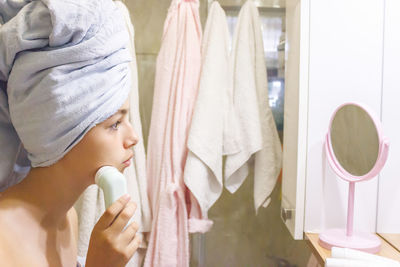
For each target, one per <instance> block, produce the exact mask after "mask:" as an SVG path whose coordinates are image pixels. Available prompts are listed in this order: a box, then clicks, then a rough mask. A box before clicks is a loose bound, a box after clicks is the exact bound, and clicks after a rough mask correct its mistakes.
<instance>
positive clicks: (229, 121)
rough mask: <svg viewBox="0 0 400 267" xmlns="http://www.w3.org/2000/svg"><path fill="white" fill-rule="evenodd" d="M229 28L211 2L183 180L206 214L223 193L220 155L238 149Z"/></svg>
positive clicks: (220, 11) (223, 13)
mask: <svg viewBox="0 0 400 267" xmlns="http://www.w3.org/2000/svg"><path fill="white" fill-rule="evenodd" d="M229 38H230V37H229V29H228V24H227V21H226V16H225V12H224V11H223V9H222V8H221V6H220V5H219V3H218V2H213V3H212V4H211V8H210V12H209V14H208V18H207V22H206V26H205V30H204V36H203V40H202V69H201V76H200V81H199V89H198V95H197V100H196V104H195V109H194V111H193V118H192V123H191V126H190V132H189V137H188V144H187V146H188V149H189V153H188V158H187V160H186V165H185V172H184V179H185V184H186V186H187V187H188V188H189V189H190V191H191V192H192V193H193V195H194V196H195V197H196V199H197V201H198V202H199V204H200V207H201V210H202V214H203V216H204V217H207V212H208V210H209V208H210V207H211V206H212V205H213V204H214V203H215V201H216V200H217V199H218V198H219V197H220V195H221V193H222V188H223V183H222V156H223V154H225V153H227V152H233V153H235V152H238V151H239V148H238V146H239V140H237V137H236V136H235V133H238V131H237V129H235V125H234V123H235V118H234V110H233V99H232V93H231V80H230V75H229Z"/></svg>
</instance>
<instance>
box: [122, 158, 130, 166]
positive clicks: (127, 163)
mask: <svg viewBox="0 0 400 267" xmlns="http://www.w3.org/2000/svg"><path fill="white" fill-rule="evenodd" d="M122 164H124V165H125V166H126V167H128V166H129V165H131V159H128V160H127V161H124V162H123V163H122Z"/></svg>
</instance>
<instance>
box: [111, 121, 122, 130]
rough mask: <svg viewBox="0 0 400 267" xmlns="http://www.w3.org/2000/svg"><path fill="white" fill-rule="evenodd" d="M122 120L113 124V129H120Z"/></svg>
mask: <svg viewBox="0 0 400 267" xmlns="http://www.w3.org/2000/svg"><path fill="white" fill-rule="evenodd" d="M120 123H121V122H120V121H117V122H116V123H114V124H113V125H111V127H110V128H111V129H113V130H115V131H116V130H118V125H119V124H120Z"/></svg>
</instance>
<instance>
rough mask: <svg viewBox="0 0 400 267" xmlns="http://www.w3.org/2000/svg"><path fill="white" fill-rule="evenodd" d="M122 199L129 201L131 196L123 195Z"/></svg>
mask: <svg viewBox="0 0 400 267" xmlns="http://www.w3.org/2000/svg"><path fill="white" fill-rule="evenodd" d="M122 198H123V199H124V200H129V199H131V196H130V195H129V194H125V195H123V196H122Z"/></svg>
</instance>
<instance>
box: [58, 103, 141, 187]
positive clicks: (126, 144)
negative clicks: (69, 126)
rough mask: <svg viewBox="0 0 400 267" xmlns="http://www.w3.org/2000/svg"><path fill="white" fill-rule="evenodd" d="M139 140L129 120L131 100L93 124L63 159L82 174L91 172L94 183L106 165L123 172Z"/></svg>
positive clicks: (89, 174) (86, 174)
mask: <svg viewBox="0 0 400 267" xmlns="http://www.w3.org/2000/svg"><path fill="white" fill-rule="evenodd" d="M138 141H139V138H138V136H137V134H136V133H135V131H134V130H133V127H132V125H131V124H130V122H129V100H127V101H126V102H125V103H124V104H123V106H122V107H121V108H120V109H119V110H118V112H116V113H115V114H114V115H112V116H111V117H110V118H108V119H107V120H105V121H103V122H102V123H100V124H98V125H96V127H93V128H92V129H91V130H90V131H89V132H88V133H87V134H86V135H85V136H84V137H83V138H82V140H81V141H80V142H79V143H78V144H77V145H76V146H75V147H74V148H73V149H71V151H70V152H69V153H67V154H66V155H65V157H64V159H63V160H64V161H65V162H66V164H67V166H70V167H71V168H72V169H73V170H74V171H75V172H77V173H79V174H80V175H85V176H90V177H91V178H92V179H93V180H92V181H91V182H92V183H93V182H94V176H95V174H96V172H97V170H98V169H99V168H100V167H102V166H105V165H108V166H114V167H115V168H117V169H118V170H119V171H121V172H122V171H123V170H124V169H125V168H126V167H127V166H128V165H127V164H126V161H127V160H129V162H130V164H132V162H131V160H130V159H131V158H132V156H133V150H132V146H134V145H135V144H137V142H138ZM124 162H125V163H124Z"/></svg>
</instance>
